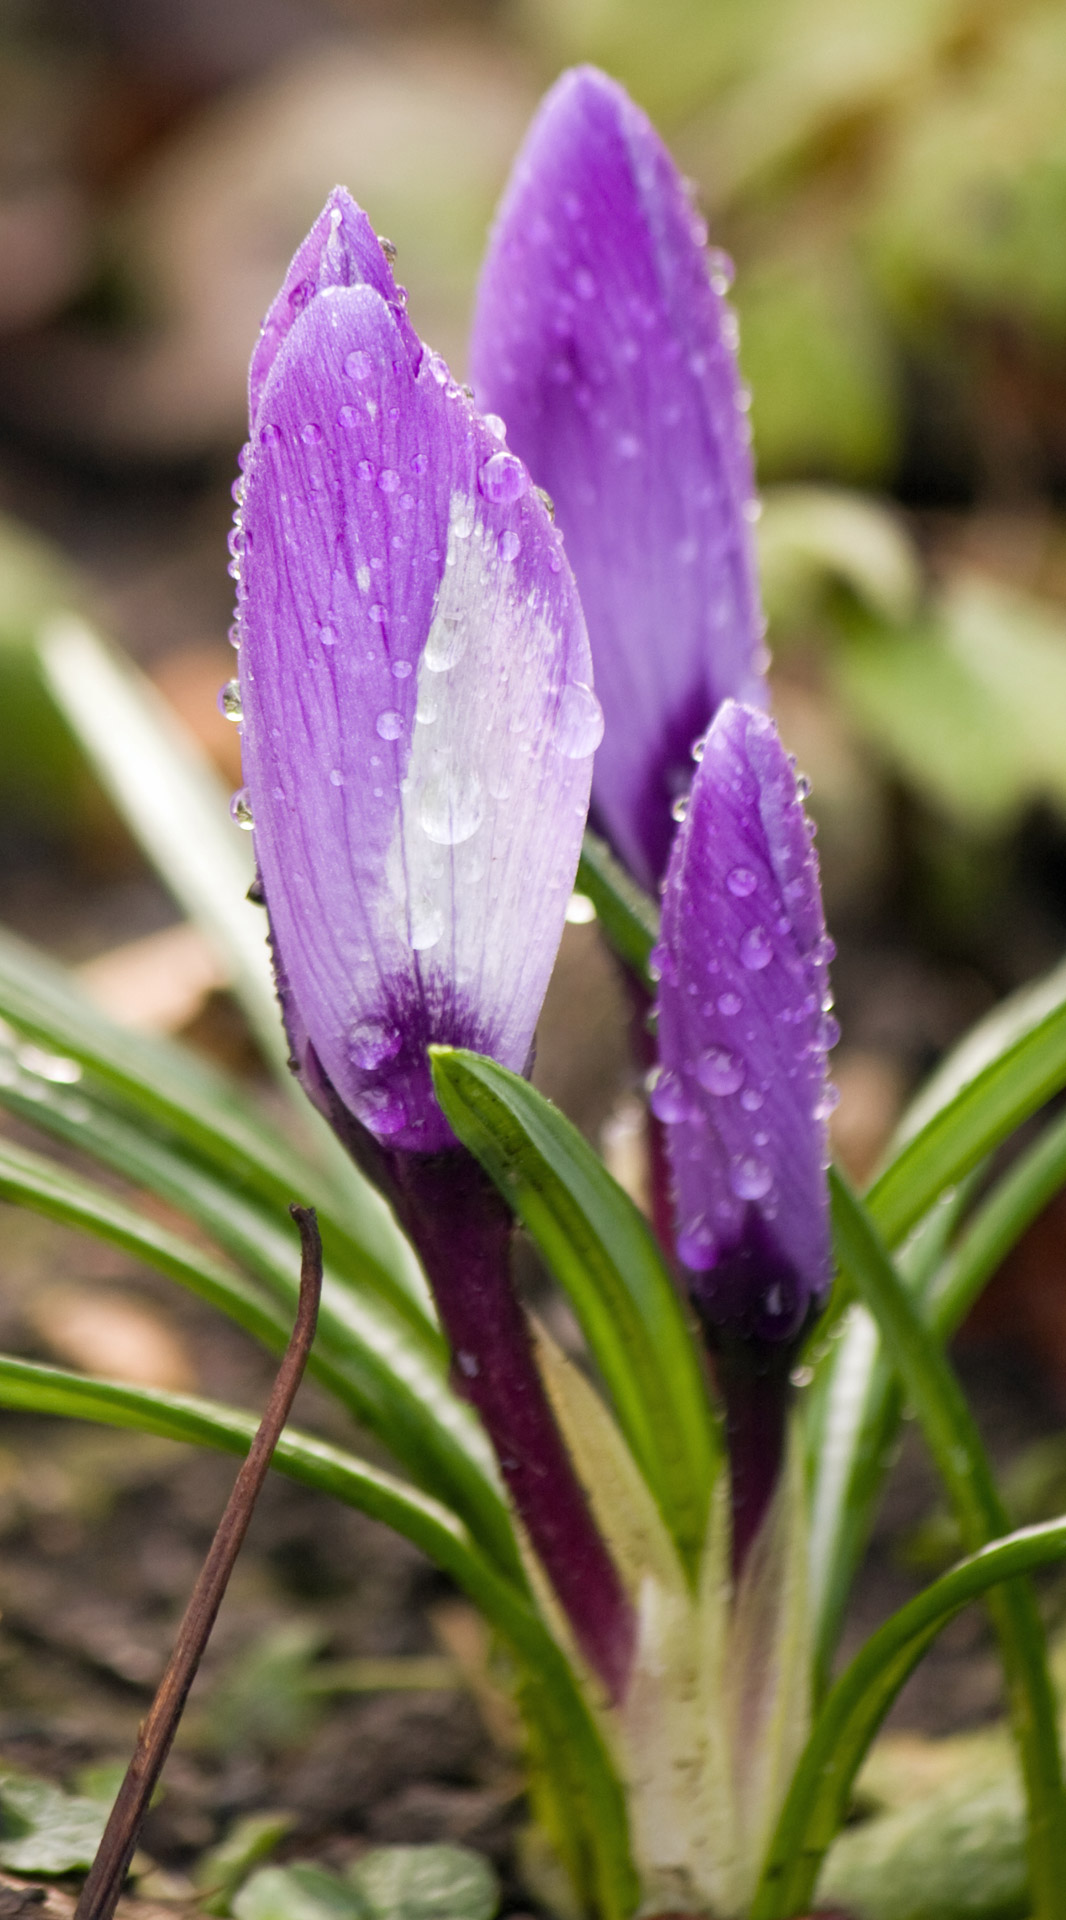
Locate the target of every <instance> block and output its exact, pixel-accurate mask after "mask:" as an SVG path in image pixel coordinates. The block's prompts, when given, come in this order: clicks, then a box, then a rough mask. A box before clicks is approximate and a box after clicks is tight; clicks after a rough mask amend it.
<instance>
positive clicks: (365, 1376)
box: [0, 1083, 524, 1584]
mask: <svg viewBox="0 0 1066 1920" xmlns="http://www.w3.org/2000/svg"><path fill="white" fill-rule="evenodd" d="M39 1094H40V1097H39V1098H38V1099H37V1100H35V1101H33V1102H29V1101H21V1102H20V1101H19V1099H18V1097H17V1096H16V1095H15V1094H14V1093H13V1091H12V1090H11V1089H10V1088H8V1089H6V1090H5V1089H0V1100H4V1101H6V1104H8V1105H9V1106H11V1107H12V1109H13V1110H14V1111H16V1112H18V1113H19V1114H20V1115H21V1116H22V1117H23V1118H25V1119H28V1120H30V1121H32V1122H33V1123H34V1124H36V1125H38V1126H40V1125H42V1124H45V1123H46V1122H47V1124H48V1126H49V1129H50V1131H52V1132H53V1133H55V1134H57V1135H58V1136H59V1137H60V1138H63V1139H67V1140H70V1141H71V1142H72V1143H73V1144H74V1145H76V1146H80V1147H83V1148H85V1147H90V1148H91V1150H92V1152H93V1153H94V1155H95V1156H96V1157H97V1158H98V1159H102V1160H103V1161H104V1162H105V1163H106V1164H108V1165H110V1166H112V1167H114V1168H115V1169H116V1171H118V1172H120V1173H122V1174H123V1175H124V1176H125V1177H126V1178H127V1179H130V1180H134V1181H135V1182H136V1183H137V1184H138V1185H139V1186H143V1187H147V1188H148V1189H149V1190H150V1191H151V1192H153V1193H156V1194H158V1195H159V1196H160V1197H161V1198H163V1199H165V1200H168V1201H169V1202H171V1203H172V1204H173V1205H175V1206H177V1207H179V1208H181V1209H182V1210H183V1211H184V1212H186V1213H187V1214H189V1215H191V1216H192V1217H193V1218H194V1219H195V1220H197V1221H198V1223H199V1224H200V1225H201V1226H203V1227H206V1228H207V1230H208V1231H209V1232H210V1233H212V1234H213V1235H214V1237H215V1238H216V1240H217V1241H218V1242H219V1243H220V1244H221V1245H223V1246H224V1247H225V1248H226V1249H227V1251H228V1252H229V1253H231V1254H232V1255H233V1257H234V1258H235V1259H237V1260H238V1261H239V1262H240V1263H241V1265H242V1266H243V1267H244V1268H245V1269H246V1270H247V1271H249V1272H251V1273H252V1274H254V1275H255V1277H256V1279H257V1280H259V1281H260V1282H261V1283H262V1284H263V1286H264V1287H265V1288H266V1289H267V1291H268V1294H269V1295H270V1296H272V1299H273V1301H276V1302H277V1303H278V1304H279V1305H280V1306H281V1308H282V1310H283V1311H282V1313H281V1315H280V1316H279V1314H278V1313H277V1310H276V1308H274V1307H273V1306H272V1305H271V1304H269V1303H264V1302H263V1301H262V1300H261V1299H260V1298H259V1297H258V1296H257V1294H256V1293H255V1291H253V1290H252V1289H249V1288H248V1286H247V1283H242V1282H239V1281H236V1280H234V1279H232V1277H228V1276H227V1275H226V1273H225V1269H223V1268H221V1267H220V1266H219V1265H218V1263H217V1262H211V1261H210V1260H206V1261H205V1260H198V1259H197V1257H196V1254H195V1251H194V1250H192V1249H187V1248H186V1247H185V1245H184V1243H179V1241H178V1240H177V1239H176V1238H173V1237H172V1238H170V1239H168V1238H167V1236H166V1235H164V1234H162V1233H160V1232H153V1231H152V1230H151V1225H150V1223H147V1226H146V1225H145V1224H144V1223H142V1222H141V1221H140V1220H139V1218H138V1217H137V1216H135V1215H134V1214H133V1213H132V1212H131V1211H130V1210H128V1209H124V1208H122V1207H121V1206H120V1205H119V1204H118V1203H114V1205H111V1204H109V1202H108V1199H107V1197H106V1196H99V1194H98V1190H97V1189H96V1188H94V1187H92V1186H91V1185H89V1183H82V1182H79V1181H78V1180H77V1179H76V1178H75V1177H74V1176H70V1177H69V1178H68V1177H67V1176H65V1175H62V1174H60V1175H59V1176H58V1179H57V1180H54V1181H53V1180H52V1178H51V1177H50V1167H51V1163H50V1162H48V1161H44V1160H40V1159H38V1157H37V1156H32V1157H31V1158H26V1157H23V1159H22V1160H21V1162H20V1161H19V1160H18V1159H17V1158H13V1159H10V1160H9V1161H8V1175H7V1177H8V1179H9V1181H10V1182H11V1191H12V1196H13V1197H17V1198H20V1199H21V1200H22V1201H23V1202H24V1203H25V1204H30V1205H33V1206H35V1207H36V1208H37V1209H38V1210H39V1211H42V1212H48V1213H51V1214H52V1216H53V1217H56V1218H63V1219H65V1220H66V1221H67V1222H68V1223H69V1224H72V1225H78V1226H81V1227H84V1228H86V1229H87V1230H88V1231H89V1232H92V1233H96V1234H99V1235H101V1236H102V1237H104V1238H108V1239H111V1240H112V1241H113V1242H114V1244H117V1245H125V1246H127V1247H128V1249H129V1250H130V1251H135V1252H137V1253H138V1254H139V1255H140V1257H143V1258H144V1259H146V1260H148V1261H150V1262H151V1263H152V1264H154V1265H156V1266H157V1267H159V1268H160V1270H161V1271H163V1272H166V1273H168V1274H169V1275H170V1276H171V1277H172V1278H174V1279H176V1280H178V1281H179V1282H180V1283H181V1284H182V1285H186V1286H189V1287H191V1288H192V1289H193V1290H194V1291H195V1292H197V1293H199V1294H200V1295H201V1297H204V1298H208V1299H211V1300H212V1302H213V1304H215V1305H217V1306H219V1307H221V1308H222V1310H223V1312H225V1313H227V1314H229V1315H230V1317H231V1318H233V1319H236V1320H237V1321H238V1322H239V1324H241V1325H243V1326H245V1327H247V1328H248V1330H249V1331H250V1332H252V1333H254V1334H255V1335H256V1337H257V1338H260V1339H262V1340H263V1341H264V1343H265V1344H266V1345H268V1346H270V1347H271V1348H272V1349H274V1350H277V1349H279V1348H281V1347H283V1346H284V1344H285V1341H286V1339H287V1338H288V1329H289V1327H290V1325H291V1321H292V1316H293V1314H294V1313H295V1309H296V1297H297V1292H298V1282H297V1266H298V1261H297V1259H296V1254H295V1245H294V1239H293V1229H292V1223H291V1220H290V1219H289V1218H288V1216H287V1214H286V1215H284V1216H281V1215H271V1214H269V1213H267V1212H265V1211H264V1210H262V1209H260V1208H259V1207H257V1206H256V1205H255V1204H253V1203H251V1202H249V1201H248V1200H247V1199H246V1198H245V1197H244V1196H242V1195H241V1194H240V1192H239V1191H235V1190H234V1189H232V1188H230V1187H228V1186H227V1185H226V1184H225V1183H224V1181H222V1180H220V1179H216V1178H215V1176H214V1175H213V1174H212V1173H210V1172H208V1171H206V1170H205V1169H204V1168H203V1167H202V1166H199V1165H197V1164H196V1163H195V1162H194V1161H188V1160H185V1159H183V1158H182V1157H181V1156H180V1155H178V1154H175V1153H174V1152H173V1150H172V1148H171V1147H170V1145H169V1144H168V1143H167V1142H166V1141H163V1140H159V1139H158V1138H156V1137H155V1136H154V1135H153V1134H152V1132H151V1131H150V1130H149V1129H147V1128H145V1127H144V1126H140V1127H138V1126H136V1125H131V1124H130V1123H129V1122H128V1121H127V1120H125V1119H124V1118H122V1117H121V1116H120V1115H118V1114H116V1113H115V1112H114V1111H112V1110H111V1109H110V1108H109V1107H108V1106H107V1105H106V1104H104V1103H94V1102H93V1101H92V1099H91V1096H90V1095H89V1094H88V1093H87V1092H86V1091H85V1090H84V1089H83V1087H81V1086H78V1087H77V1088H76V1089H71V1088H69V1087H64V1086H62V1085H53V1084H51V1083H45V1084H44V1085H43V1087H42V1088H41V1089H40V1090H39ZM71 1108H73V1117H71ZM16 1185H17V1186H18V1189H19V1191H18V1192H17V1194H16V1192H15V1188H16ZM309 1364H310V1367H311V1370H312V1371H313V1372H314V1373H315V1374H316V1375H317V1377H318V1378H319V1379H320V1380H321V1381H322V1383H323V1385H325V1386H327V1387H328V1388H329V1390H330V1391H331V1392H332V1393H333V1394H334V1395H335V1397H336V1398H337V1399H338V1400H339V1401H340V1402H341V1403H342V1405H344V1406H346V1407H347V1408H348V1409H349V1411H350V1412H352V1413H353V1414H354V1416H355V1417H356V1419H357V1420H359V1421H360V1422H361V1423H362V1424H363V1425H365V1426H367V1427H369V1428H370V1430H371V1431H372V1432H373V1433H375V1434H377V1435H378V1437H379V1438H380V1439H381V1440H382V1441H383V1442H384V1444H385V1445H386V1447H388V1448H389V1450H390V1452H391V1453H392V1454H393V1455H394V1457H395V1458H396V1459H397V1460H398V1461H399V1462H400V1463H401V1464H402V1465H403V1466H404V1467H405V1468H406V1469H407V1471H408V1472H409V1473H411V1474H412V1475H413V1476H414V1477H415V1479H416V1480H417V1481H418V1483H419V1485H420V1486H423V1487H425V1488H427V1489H428V1490H429V1491H430V1492H432V1493H434V1494H435V1495H436V1496H437V1497H438V1498H441V1499H445V1500H447V1501H448V1502H449V1503H450V1504H451V1505H453V1506H454V1507H455V1508H456V1509H457V1511H458V1512H460V1513H461V1514H462V1515H463V1517H464V1519H466V1521H467V1522H468V1524H469V1525H470V1526H471V1527H472V1528H473V1530H474V1531H475V1533H476V1535H477V1537H478V1539H479V1540H480V1541H481V1543H482V1544H483V1545H484V1546H485V1547H486V1549H487V1550H488V1551H489V1552H490V1553H491V1554H492V1555H493V1557H494V1559H495V1560H496V1561H497V1562H498V1564H499V1565H500V1566H501V1568H503V1569H504V1570H506V1571H507V1572H509V1573H510V1575H511V1576H512V1577H513V1578H516V1579H518V1580H519V1582H520V1584H522V1583H524V1576H523V1575H522V1573H521V1568H520V1562H519V1559H518V1555H517V1549H516V1546H515V1540H514V1531H513V1528H512V1526H511V1521H510V1516H509V1514H508V1511H507V1507H506V1505H505V1502H504V1500H503V1498H502V1496H501V1493H500V1489H499V1485H498V1481H497V1478H496V1472H495V1467H494V1465H493V1462H492V1456H491V1452H490V1449H489V1446H488V1443H487V1441H486V1439H485V1436H484V1434H483V1432H482V1430H481V1428H480V1426H479V1424H478V1422H477V1420H476V1418H475V1416H474V1415H473V1413H472V1412H471V1410H470V1408H469V1407H468V1406H466V1405H465V1403H464V1402H463V1401H461V1400H459V1399H458V1398H457V1396H456V1395H455V1394H454V1393H453V1392H452V1391H451V1388H450V1387H449V1385H448V1382H447V1379H446V1375H445V1368H446V1356H445V1353H444V1349H443V1346H442V1344H441V1343H440V1342H439V1341H438V1340H437V1339H436V1338H432V1337H431V1338H430V1339H427V1338H426V1337H425V1335H424V1334H421V1333H420V1332H416V1330H415V1329H413V1328H412V1327H411V1326H410V1325H409V1323H408V1322H406V1321H405V1320H401V1319H400V1318H399V1317H398V1316H397V1315H396V1314H395V1313H394V1312H393V1311H392V1309H391V1306H390V1304H389V1302H388V1301H386V1300H379V1299H377V1298H375V1296H374V1294H373V1293H367V1292H364V1291H359V1290H357V1289H355V1288H353V1287H352V1286H351V1285H349V1284H346V1283H345V1282H344V1281H342V1280H340V1279H338V1274H337V1268H336V1266H335V1264H334V1263H333V1262H332V1261H329V1260H328V1261H327V1263H326V1267H325V1277H324V1282H323V1290H322V1303H321V1306H320V1309H319V1320H318V1333H317V1337H316V1341H315V1346H314V1349H313V1351H312V1355H311V1360H310V1363H309Z"/></svg>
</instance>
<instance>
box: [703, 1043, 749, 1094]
mask: <svg viewBox="0 0 1066 1920" xmlns="http://www.w3.org/2000/svg"><path fill="white" fill-rule="evenodd" d="M696 1078H697V1080H698V1081H699V1083H700V1086H701V1087H706V1089H707V1092H708V1093H713V1094H720V1095H724V1094H727V1093H736V1091H737V1089H738V1087H740V1086H742V1085H743V1083H744V1062H743V1060H741V1058H740V1056H739V1054H736V1053H727V1052H726V1051H725V1049H724V1048H721V1047H710V1048H708V1050H707V1052H706V1053H701V1054H700V1057H699V1059H698V1060H697V1062H696Z"/></svg>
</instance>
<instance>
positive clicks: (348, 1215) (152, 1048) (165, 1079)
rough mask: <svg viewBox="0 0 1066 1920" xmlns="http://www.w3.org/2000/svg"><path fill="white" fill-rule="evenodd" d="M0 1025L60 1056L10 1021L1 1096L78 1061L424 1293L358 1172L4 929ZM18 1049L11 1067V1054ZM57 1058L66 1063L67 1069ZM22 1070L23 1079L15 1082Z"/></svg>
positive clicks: (202, 1150)
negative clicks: (282, 1133)
mask: <svg viewBox="0 0 1066 1920" xmlns="http://www.w3.org/2000/svg"><path fill="white" fill-rule="evenodd" d="M0 1021H7V1022H9V1023H10V1025H11V1026H12V1027H14V1028H16V1029H17V1032H18V1035H19V1036H21V1037H22V1038H23V1039H24V1040H28V1041H30V1042H32V1043H36V1045H37V1046H38V1047H39V1048H41V1049H43V1050H45V1051H46V1052H50V1053H51V1054H52V1055H54V1056H56V1059H55V1060H54V1061H52V1062H51V1063H50V1062H49V1061H48V1060H47V1058H45V1059H40V1058H31V1057H30V1055H29V1054H28V1053H27V1051H26V1049H25V1048H24V1047H22V1046H20V1045H14V1046H11V1045H9V1044H8V1045H5V1042H10V1036H8V1035H5V1033H4V1030H3V1028H2V1027H0V1064H2V1065H3V1067H4V1069H5V1070H4V1071H3V1072H0V1099H2V1098H4V1097H6V1095H7V1093H8V1091H9V1088H10V1087H11V1086H12V1084H14V1085H15V1087H17V1086H18V1085H19V1084H20V1080H21V1079H24V1080H26V1081H28V1082H29V1083H30V1088H29V1090H30V1092H31V1093H38V1092H40V1091H41V1089H42V1088H43V1089H46V1088H47V1086H48V1085H49V1084H50V1076H51V1078H52V1080H56V1079H58V1080H59V1083H60V1084H63V1082H64V1080H68V1081H73V1080H76V1079H77V1078H78V1075H77V1073H76V1072H70V1071H67V1072H66V1073H65V1074H63V1073H62V1063H63V1062H67V1063H68V1066H69V1063H70V1062H71V1061H72V1062H73V1063H74V1066H75V1067H78V1066H80V1067H81V1068H82V1070H83V1072H86V1071H88V1072H91V1073H92V1074H94V1075H95V1076H97V1077H98V1079H99V1080H100V1081H101V1082H102V1083H103V1085H104V1086H106V1087H108V1088H109V1089H110V1090H111V1091H112V1092H113V1093H114V1094H116V1095H118V1096H121V1098H122V1100H123V1101H124V1102H125V1103H126V1105H127V1106H128V1107H129V1108H131V1109H132V1110H133V1111H134V1112H135V1113H136V1114H138V1115H139V1116H140V1117H141V1118H142V1119H146V1120H150V1121H152V1122H153V1123H154V1124H155V1125H156V1126H157V1127H160V1126H161V1127H163V1128H165V1129H166V1130H167V1131H168V1132H169V1133H170V1134H172V1135H173V1136H174V1137H175V1138H176V1139H177V1140H178V1141H180V1142H181V1144H182V1146H183V1148H184V1149H186V1150H187V1151H189V1152H191V1153H194V1154H196V1155H198V1156H199V1157H200V1158H201V1159H202V1160H204V1161H206V1162H207V1163H208V1164H209V1165H212V1166H214V1167H216V1168H217V1169H218V1171H219V1173H220V1174H221V1175H222V1177H223V1178H224V1180H225V1181H226V1184H227V1185H229V1186H231V1187H236V1188H238V1189H240V1190H242V1191H247V1192H249V1193H250V1194H252V1195H254V1196H256V1197H257V1198H258V1199H259V1200H261V1201H264V1202H266V1204H267V1205H268V1206H271V1207H273V1208H274V1209H275V1211H276V1212H277V1213H278V1214H282V1213H283V1212H284V1209H285V1208H286V1207H287V1205H288V1203H289V1201H290V1200H292V1199H293V1198H295V1197H299V1198H300V1199H301V1200H302V1201H303V1202H304V1203H305V1204H310V1205H314V1206H315V1207H317V1208H318V1211H319V1218H320V1222H321V1225H322V1231H323V1239H324V1241H325V1242H326V1244H327V1245H328V1244H330V1243H331V1242H332V1243H334V1244H338V1245H339V1244H340V1243H341V1242H343V1243H344V1246H345V1248H346V1257H347V1259H348V1260H349V1261H350V1263H351V1264H352V1266H353V1267H354V1268H355V1270H356V1271H357V1272H359V1273H360V1275H361V1277H362V1278H363V1279H364V1280H366V1281H372V1282H373V1283H374V1284H376V1285H379V1286H381V1287H382V1288H383V1289H385V1290H391V1291H392V1292H393V1293H394V1294H395V1295H397V1296H404V1295H406V1296H407V1298H408V1300H409V1301H412V1299H414V1310H415V1311H417V1299H418V1298H423V1297H424V1295H423V1294H422V1292H421V1290H419V1291H418V1294H417V1298H415V1296H414V1293H413V1289H412V1282H411V1277H410V1276H411V1259H412V1256H411V1253H410V1249H409V1248H408V1246H407V1243H406V1242H405V1241H404V1239H403V1237H402V1235H401V1234H400V1232H399V1229H398V1228H397V1227H396V1224H395V1222H394V1221H393V1219H392V1216H391V1215H390V1214H389V1212H388V1209H387V1208H386V1207H385V1205H384V1202H383V1201H382V1200H381V1199H380V1197H379V1196H378V1195H377V1194H375V1193H374V1192H373V1191H372V1189H371V1188H370V1186H369V1185H368V1183H367V1182H366V1181H365V1180H364V1179H363V1178H362V1176H361V1175H360V1174H359V1173H358V1172H357V1171H356V1169H355V1167H349V1168H348V1169H347V1171H348V1174H349V1175H350V1178H349V1179H348V1180H347V1182H346V1184H345V1186H344V1188H343V1190H342V1188H341V1187H340V1186H339V1185H338V1184H337V1183H336V1182H334V1181H332V1180H329V1179H327V1178H326V1177H325V1176H324V1175H323V1173H322V1171H321V1169H319V1168H316V1167H315V1165H314V1164H313V1163H312V1162H311V1161H309V1160H307V1159H306V1158H305V1157H304V1156H303V1155H301V1154H300V1153H299V1152H298V1151H297V1150H296V1149H295V1148H294V1147H293V1146H292V1145H291V1144H289V1143H283V1142H282V1140H281V1139H280V1138H279V1134H278V1131H277V1128H276V1126H275V1125H273V1124H268V1122H267V1121H266V1120H264V1118H263V1117H262V1116H261V1115H260V1114H259V1113H258V1112H257V1111H256V1109H255V1107H254V1106H253V1105H252V1104H251V1102H250V1101H249V1100H248V1099H246V1097H245V1096H244V1094H243V1092H242V1090H241V1089H240V1087H239V1086H238V1085H237V1083H236V1081H234V1080H232V1079H229V1078H227V1076H226V1075H224V1074H222V1073H220V1072H219V1071H218V1070H217V1069H215V1068H212V1067H210V1066H209V1065H208V1064H207V1062H206V1061H204V1060H201V1059H199V1058H198V1057H197V1056H196V1055H195V1054H193V1053H192V1052H190V1050H189V1049H188V1048H186V1047H180V1046H177V1045H175V1044H174V1043H173V1042H170V1041H165V1040H162V1039H159V1038H157V1037H154V1036H149V1035H146V1034H138V1033H131V1032H129V1031H127V1030H126V1029H124V1028H122V1027H119V1026H117V1025H116V1024H115V1023H114V1022H113V1021H111V1020H108V1019H107V1018H106V1017H105V1016H104V1015H103V1014H102V1013H100V1012H99V1011H98V1010H97V1008H96V1007H94V1006H93V1004H92V1002H91V1001H90V1000H89V999H88V998H87V997H86V996H85V995H84V994H83V993H81V992H80V991H79V990H78V988H77V986H76V985H75V983H74V981H73V980H71V978H70V976H69V975H68V974H67V973H66V972H65V971H64V969H63V968H62V967H59V966H57V965H56V963H55V962H54V961H52V960H50V959H49V958H48V956H47V955H46V954H43V953H40V952H39V951H37V950H36V949H35V948H33V947H29V946H26V945H25V944H24V943H23V942H22V941H19V940H16V939H14V938H13V937H12V936H11V935H10V934H0ZM5 1053H13V1056H14V1057H13V1061H12V1063H11V1064H10V1065H9V1064H8V1062H7V1061H6V1060H4V1058H3V1056H4V1054H5ZM57 1063H58V1064H57ZM13 1076H14V1081H13Z"/></svg>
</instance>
